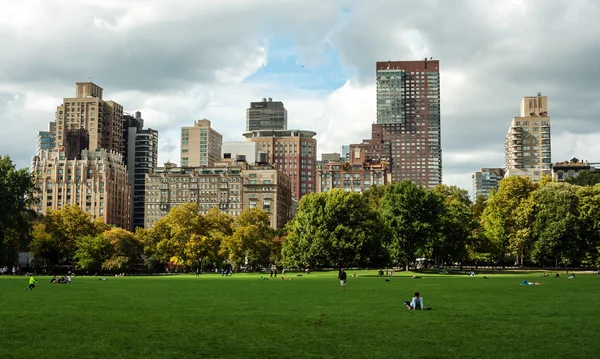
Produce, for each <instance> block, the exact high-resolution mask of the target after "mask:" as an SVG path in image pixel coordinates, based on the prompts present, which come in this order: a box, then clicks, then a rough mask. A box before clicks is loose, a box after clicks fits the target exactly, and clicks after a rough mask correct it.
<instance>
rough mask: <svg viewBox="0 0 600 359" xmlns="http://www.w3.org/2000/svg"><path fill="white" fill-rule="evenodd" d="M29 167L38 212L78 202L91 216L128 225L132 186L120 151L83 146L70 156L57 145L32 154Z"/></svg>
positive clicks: (122, 226)
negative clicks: (94, 149) (84, 147)
mask: <svg viewBox="0 0 600 359" xmlns="http://www.w3.org/2000/svg"><path fill="white" fill-rule="evenodd" d="M31 170H32V173H33V174H34V178H35V183H36V185H37V187H38V188H39V189H40V192H39V193H37V198H38V199H39V201H38V203H37V204H36V206H35V211H36V212H37V213H38V214H43V215H45V214H46V213H47V211H48V210H49V209H53V210H57V209H61V208H62V207H63V206H66V205H78V206H79V207H80V208H81V209H83V210H84V211H85V212H87V213H89V214H90V215H91V216H92V218H94V219H96V218H103V219H104V221H105V222H106V223H108V224H113V225H115V226H118V227H121V228H125V229H129V228H130V206H131V203H130V191H131V186H130V184H129V181H128V176H127V167H126V166H125V164H124V163H123V159H122V156H121V154H120V153H116V152H113V151H107V150H104V149H100V150H97V151H87V150H84V151H82V152H81V154H80V155H79V156H78V159H72V160H71V159H67V157H66V154H65V152H64V151H61V150H58V149H57V150H53V151H42V152H40V154H38V155H36V156H34V157H33V163H32V168H31Z"/></svg>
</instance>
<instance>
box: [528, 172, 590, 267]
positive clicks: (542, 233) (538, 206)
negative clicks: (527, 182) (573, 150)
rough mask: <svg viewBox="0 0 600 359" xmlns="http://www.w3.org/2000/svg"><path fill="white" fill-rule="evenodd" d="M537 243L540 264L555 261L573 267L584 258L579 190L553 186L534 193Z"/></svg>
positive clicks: (567, 186) (534, 228) (571, 186)
mask: <svg viewBox="0 0 600 359" xmlns="http://www.w3.org/2000/svg"><path fill="white" fill-rule="evenodd" d="M533 197H534V201H535V209H534V210H535V222H534V224H533V236H534V237H535V238H536V241H535V243H534V246H533V255H534V258H535V259H536V261H537V262H538V263H539V264H544V263H546V261H548V260H551V261H553V262H554V263H555V264H556V265H558V264H559V263H565V264H573V263H575V262H576V261H577V260H578V259H579V258H580V255H581V251H582V249H583V247H584V246H583V241H581V240H580V237H579V235H578V232H579V226H580V223H579V216H578V209H579V208H578V207H579V203H578V200H579V199H578V197H577V192H576V187H575V186H573V185H571V184H568V183H552V184H549V185H547V186H544V187H542V188H540V189H538V190H536V191H535V192H534V195H533Z"/></svg>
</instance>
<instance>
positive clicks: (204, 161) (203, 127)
mask: <svg viewBox="0 0 600 359" xmlns="http://www.w3.org/2000/svg"><path fill="white" fill-rule="evenodd" d="M222 144H223V136H221V134H220V133H218V132H217V131H215V130H214V129H213V128H211V125H210V121H209V120H207V119H202V120H198V121H194V127H182V128H181V156H180V159H181V162H180V163H181V167H212V166H214V164H215V162H218V161H219V160H220V159H221V145H222Z"/></svg>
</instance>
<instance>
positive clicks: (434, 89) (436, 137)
mask: <svg viewBox="0 0 600 359" xmlns="http://www.w3.org/2000/svg"><path fill="white" fill-rule="evenodd" d="M376 71H377V124H379V125H381V126H382V140H381V142H382V143H389V144H390V146H391V173H392V181H393V182H397V181H402V180H405V179H410V180H411V181H413V182H415V183H419V184H422V185H423V186H425V187H426V188H432V187H434V186H436V185H438V184H440V183H441V182H442V149H441V134H440V74H439V61H438V60H428V59H424V60H420V61H385V62H377V64H376Z"/></svg>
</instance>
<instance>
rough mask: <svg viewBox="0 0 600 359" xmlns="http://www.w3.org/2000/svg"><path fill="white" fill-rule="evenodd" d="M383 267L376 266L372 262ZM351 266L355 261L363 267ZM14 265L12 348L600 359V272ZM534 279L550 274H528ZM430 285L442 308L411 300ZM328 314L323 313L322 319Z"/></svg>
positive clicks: (1, 293) (58, 353)
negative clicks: (37, 269) (169, 270)
mask: <svg viewBox="0 0 600 359" xmlns="http://www.w3.org/2000/svg"><path fill="white" fill-rule="evenodd" d="M372 273H374V272H369V274H372ZM349 274H350V273H349ZM336 275H337V273H332V272H329V273H313V274H310V275H308V276H303V277H296V276H291V277H290V278H292V280H290V281H282V280H280V279H279V278H278V279H276V280H275V279H271V280H269V281H262V280H259V279H258V278H260V275H259V274H258V275H257V274H252V275H251V274H239V275H234V276H233V277H228V278H222V277H221V276H220V275H202V276H201V277H200V278H196V277H195V276H193V275H180V276H172V277H148V278H143V277H121V278H114V277H109V279H108V281H99V280H98V278H97V277H77V278H74V279H73V283H72V284H70V285H51V284H50V283H49V277H39V278H37V279H38V285H37V287H36V288H35V289H34V290H33V291H25V290H24V288H25V287H26V286H27V278H26V277H0V358H2V359H9V358H115V359H117V358H257V359H259V358H260V359H265V358H279V359H283V358H294V359H296V358H300V359H303V358H565V357H572V358H597V357H598V355H599V354H598V353H599V352H600V341H599V340H598V337H599V334H600V329H599V324H598V319H600V278H598V277H597V276H594V275H580V276H578V277H577V278H576V279H567V277H566V275H562V276H561V278H558V279H555V278H540V276H539V274H533V275H528V276H525V275H504V276H503V275H491V276H490V279H488V280H484V279H483V278H482V277H481V276H477V277H474V278H469V277H466V276H460V277H459V276H428V277H424V278H423V279H420V280H413V279H410V278H409V277H402V276H395V277H391V278H390V281H389V282H385V280H384V278H381V277H375V276H368V275H367V272H359V277H358V278H352V277H351V276H350V275H349V276H348V277H349V278H348V284H347V290H346V291H345V292H342V291H341V290H340V286H339V281H338V280H337V279H336ZM523 279H528V280H530V281H538V280H539V281H541V282H542V285H541V286H521V285H520V283H521V282H522V281H523ZM414 290H419V291H420V292H421V294H422V296H423V298H424V301H425V306H427V307H433V310H432V311H422V312H412V311H408V310H406V309H405V307H404V306H403V304H402V302H403V301H404V300H409V299H410V298H411V296H412V292H413V291H414ZM322 313H324V314H325V316H324V317H323V320H322V325H320V326H319V325H315V322H316V321H317V319H318V318H319V317H320V315H321V314H322Z"/></svg>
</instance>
